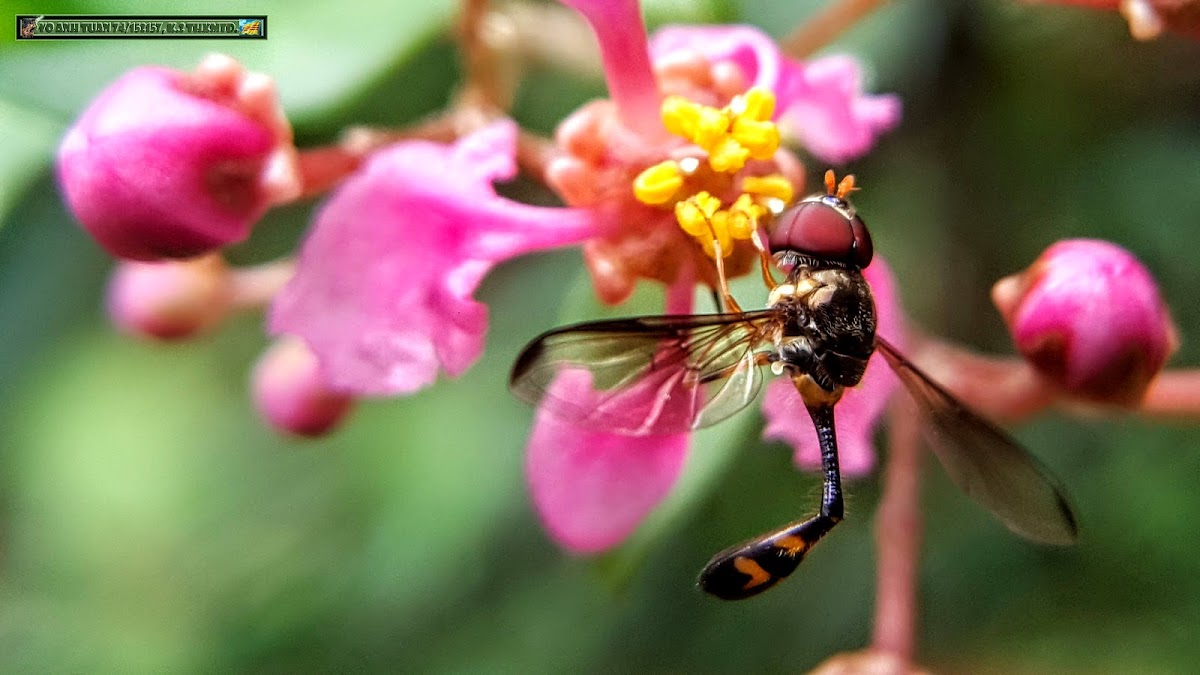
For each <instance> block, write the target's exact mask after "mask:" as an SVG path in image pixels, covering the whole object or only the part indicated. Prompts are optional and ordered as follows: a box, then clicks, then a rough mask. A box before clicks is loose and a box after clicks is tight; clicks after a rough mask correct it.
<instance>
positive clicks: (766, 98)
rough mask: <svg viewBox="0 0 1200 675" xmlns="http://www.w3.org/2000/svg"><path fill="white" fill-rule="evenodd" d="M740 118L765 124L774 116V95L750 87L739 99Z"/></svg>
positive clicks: (764, 90)
mask: <svg viewBox="0 0 1200 675" xmlns="http://www.w3.org/2000/svg"><path fill="white" fill-rule="evenodd" d="M740 98H741V99H742V104H741V106H740V107H741V108H742V109H743V112H742V114H741V116H742V117H744V118H748V119H751V120H754V121H756V122H766V121H767V120H769V119H771V116H772V115H774V114H775V94H772V93H771V92H770V91H767V90H766V89H760V88H759V87H752V88H751V89H749V90H748V91H747V92H746V93H745V94H743V95H742V96H741V97H740Z"/></svg>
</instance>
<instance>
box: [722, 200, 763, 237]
mask: <svg viewBox="0 0 1200 675" xmlns="http://www.w3.org/2000/svg"><path fill="white" fill-rule="evenodd" d="M727 213H728V214H729V217H728V218H727V219H726V222H727V223H728V228H729V236H731V237H733V238H734V239H749V238H750V235H752V234H754V232H755V231H756V230H758V219H759V218H761V217H763V216H764V215H766V213H767V210H766V209H765V208H763V207H762V206H759V205H758V204H755V203H754V200H753V198H752V197H751V196H750V195H748V194H742V195H741V196H740V197H738V198H737V201H735V202H734V203H733V206H731V207H729V211H727Z"/></svg>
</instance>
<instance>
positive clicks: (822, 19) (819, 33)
mask: <svg viewBox="0 0 1200 675" xmlns="http://www.w3.org/2000/svg"><path fill="white" fill-rule="evenodd" d="M886 1H887V0H834V1H833V2H832V3H830V4H829V5H828V6H827V7H825V8H824V9H822V10H821V11H820V12H818V13H817V15H816V16H814V17H812V18H811V19H809V20H808V21H805V22H804V23H803V24H801V25H800V26H799V27H798V28H796V30H794V31H792V34H791V35H788V36H787V37H786V38H784V39H783V40H782V41H781V42H780V46H781V47H782V48H783V51H784V52H786V53H788V54H790V55H791V56H794V57H795V58H798V59H802V58H805V57H807V56H809V55H811V54H812V53H813V52H815V51H817V50H818V49H820V48H822V47H824V46H825V45H827V44H829V43H830V42H832V41H833V40H834V38H836V37H837V36H839V35H841V34H842V32H843V31H845V30H846V29H847V28H849V27H851V26H853V25H854V24H855V23H857V22H858V21H859V20H860V19H862V18H863V17H864V16H866V15H868V14H870V13H871V12H873V11H875V10H876V9H878V7H879V6H880V5H882V4H883V3H884V2H886Z"/></svg>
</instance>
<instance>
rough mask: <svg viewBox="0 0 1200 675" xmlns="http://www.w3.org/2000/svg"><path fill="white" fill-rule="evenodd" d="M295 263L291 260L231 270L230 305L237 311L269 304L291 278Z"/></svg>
mask: <svg viewBox="0 0 1200 675" xmlns="http://www.w3.org/2000/svg"><path fill="white" fill-rule="evenodd" d="M295 269H296V262H295V261H294V260H292V259H291V258H286V259H283V260H276V261H274V262H269V263H264V264H262V265H256V266H254V267H244V268H241V269H236V270H232V272H231V274H232V280H231V282H230V283H231V285H232V287H233V291H232V295H233V299H232V304H233V306H234V307H235V308H237V309H256V308H258V307H263V306H265V305H266V304H267V303H269V302H271V299H272V298H274V297H275V294H276V293H278V292H279V291H280V290H281V289H282V288H283V286H284V284H286V283H287V282H288V280H289V279H291V278H292V273H293V272H294V271H295Z"/></svg>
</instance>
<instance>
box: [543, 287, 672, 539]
mask: <svg viewBox="0 0 1200 675" xmlns="http://www.w3.org/2000/svg"><path fill="white" fill-rule="evenodd" d="M693 284H694V280H693V278H692V275H690V274H684V275H681V277H680V279H679V281H678V282H677V283H675V284H673V285H672V286H671V287H669V288H668V289H667V298H666V313H668V314H686V313H688V312H690V311H691V307H692V295H693V288H694V286H693ZM591 385H592V378H591V374H590V373H588V372H587V371H583V370H564V371H562V373H560V374H559V376H558V378H557V379H556V380H555V382H554V384H553V386H552V390H553V391H552V393H551V396H553V397H555V398H566V399H568V400H585V401H586V400H591V399H593V398H597V397H596V392H595V391H594V390H593V389H592V386H591ZM606 398H607V397H606ZM622 398H624V399H625V400H626V401H627V402H628V404H629V405H630V406H633V407H637V408H645V409H650V408H654V407H656V406H655V405H653V404H652V402H651V401H650V400H648V399H652V398H657V389H656V388H654V387H645V388H642V389H640V390H639V389H635V390H633V391H629V392H626V393H624V394H622ZM618 403H619V401H613V400H612V399H611V398H609V399H608V400H606V401H605V404H606V405H615V404H618ZM658 403H665V404H667V405H669V404H670V401H667V402H658ZM666 414H668V415H669V414H670V413H669V412H668V413H666ZM689 440H690V437H689V434H669V435H651V436H627V435H623V434H610V433H605V432H602V431H594V430H590V429H581V428H580V427H578V426H575V425H572V424H570V423H568V422H564V421H562V420H561V419H558V418H556V417H555V416H554V415H552V414H551V413H550V411H549V410H548V409H546V408H541V409H539V410H538V413H537V416H536V417H535V419H534V422H533V432H532V434H531V435H530V438H529V449H528V453H527V454H526V457H525V468H526V472H527V475H528V479H529V487H530V493H531V495H532V497H533V504H534V507H535V508H536V509H537V512H538V515H539V516H540V517H541V519H542V522H543V523H545V525H546V529H547V531H549V533H550V535H551V536H552V537H553V538H554V539H555V541H557V542H558V543H559V544H561V545H562V546H564V547H565V548H567V549H569V550H571V551H575V552H576V553H594V552H597V551H603V550H605V549H608V548H611V547H612V546H615V545H617V544H619V543H621V541H623V540H624V539H625V538H626V537H627V536H629V534H630V533H632V532H633V531H634V530H635V529H637V526H638V525H639V524H640V523H641V522H642V520H643V519H644V518H645V517H646V515H647V514H649V513H650V512H651V511H652V510H653V509H654V507H656V506H658V504H659V502H661V501H662V500H663V498H665V497H666V496H667V494H668V493H669V492H670V491H671V487H672V486H673V485H674V484H675V481H676V480H677V479H678V478H679V474H680V472H681V471H682V470H683V463H684V460H685V458H686V456H687V449H688V443H689Z"/></svg>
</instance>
